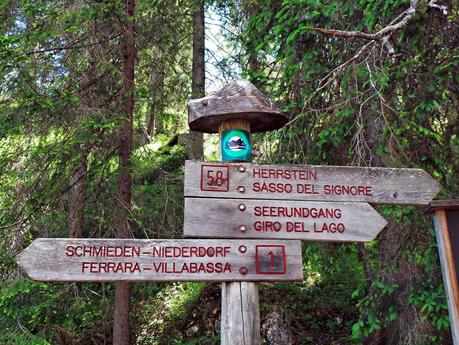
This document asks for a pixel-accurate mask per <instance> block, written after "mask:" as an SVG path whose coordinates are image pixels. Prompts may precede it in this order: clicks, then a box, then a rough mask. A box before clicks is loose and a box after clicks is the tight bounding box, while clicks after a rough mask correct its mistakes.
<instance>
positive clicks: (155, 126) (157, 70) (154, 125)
mask: <svg viewBox="0 0 459 345" xmlns="http://www.w3.org/2000/svg"><path fill="white" fill-rule="evenodd" d="M155 50H156V52H154V54H155V55H156V56H155V57H154V59H153V61H152V72H151V76H150V83H151V87H152V93H153V94H152V102H151V105H150V107H149V108H150V116H149V117H148V121H147V140H148V142H151V139H152V137H153V136H154V134H155V132H156V131H158V132H161V130H162V127H161V123H160V122H159V121H158V115H159V114H161V112H162V110H163V106H162V102H163V96H164V77H165V76H164V66H162V65H161V64H162V61H161V57H160V56H159V49H155Z"/></svg>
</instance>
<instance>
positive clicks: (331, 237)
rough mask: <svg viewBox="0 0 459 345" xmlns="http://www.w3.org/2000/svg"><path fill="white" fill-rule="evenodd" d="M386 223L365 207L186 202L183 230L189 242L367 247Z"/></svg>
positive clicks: (279, 202)
mask: <svg viewBox="0 0 459 345" xmlns="http://www.w3.org/2000/svg"><path fill="white" fill-rule="evenodd" d="M203 219H205V221H203ZM386 224H387V222H386V220H385V219H384V218H383V217H382V216H381V215H379V213H378V212H376V210H375V209H373V207H371V206H370V205H369V204H367V203H356V202H340V203H338V202H316V201H286V200H251V199H242V200H241V199H210V198H186V199H185V220H184V226H183V228H184V229H183V231H184V235H185V236H187V237H208V238H265V239H277V238H279V239H301V240H308V241H333V242H368V241H371V240H372V239H373V238H375V237H376V235H377V234H378V233H379V232H380V231H381V230H382V229H383V228H384V227H385V226H386Z"/></svg>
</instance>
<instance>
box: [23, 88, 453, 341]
mask: <svg viewBox="0 0 459 345" xmlns="http://www.w3.org/2000/svg"><path fill="white" fill-rule="evenodd" d="M188 108H189V126H190V128H191V129H192V130H194V131H198V132H207V133H219V134H220V139H221V146H220V149H221V157H222V160H231V161H232V160H236V161H238V162H212V163H207V162H199V161H187V162H186V164H185V191H184V193H185V220H184V234H185V236H188V237H207V238H225V240H221V239H220V240H209V239H201V240H137V239H73V238H72V239H36V240H35V241H33V242H32V244H31V245H30V246H29V247H27V248H26V249H25V250H24V251H23V252H22V253H21V254H19V255H18V256H17V257H16V261H17V263H18V265H19V266H20V267H22V268H23V269H24V270H25V271H26V273H27V274H28V275H29V276H30V278H31V279H33V280H38V281H220V282H223V284H222V316H221V320H222V321H221V344H222V345H259V344H261V336H260V315H259V314H260V309H259V294H258V285H257V284H256V283H255V282H258V281H296V280H302V278H303V273H302V252H301V242H300V241H298V239H302V240H309V241H333V242H365V241H371V240H372V239H373V238H374V237H375V236H376V235H377V234H378V233H379V231H381V229H383V228H384V227H385V225H386V223H387V222H386V221H385V220H384V218H382V217H381V216H380V215H379V214H378V213H377V212H376V211H375V210H374V209H373V208H372V207H371V206H370V205H369V204H368V203H371V204H396V205H426V204H428V203H429V202H430V201H431V200H432V198H433V197H434V196H435V195H436V194H437V192H438V191H439V190H440V187H441V186H440V184H439V183H438V182H436V181H435V180H434V179H433V178H432V177H430V176H429V175H428V174H427V173H426V172H425V171H424V170H421V169H389V168H362V167H338V166H313V165H259V164H251V163H248V162H246V161H245V160H249V159H250V154H251V142H250V141H251V132H257V131H266V130H272V129H276V128H280V127H282V126H283V125H284V124H285V123H286V122H287V121H288V119H287V117H286V116H285V115H284V114H283V113H282V111H281V110H280V109H279V108H278V107H277V106H276V105H275V104H274V103H273V102H272V101H271V100H269V99H268V98H267V97H266V96H264V95H263V94H261V93H260V92H259V91H258V90H257V89H256V87H255V86H254V85H252V84H251V83H249V82H247V81H241V80H239V81H235V82H232V83H229V84H227V85H226V86H224V87H223V88H222V89H221V90H220V91H218V92H217V93H216V94H215V95H213V96H210V97H204V98H201V99H196V100H191V101H190V102H189V104H188ZM432 205H433V206H434V207H433V208H432V210H435V211H436V215H435V226H436V229H437V238H438V243H439V250H440V257H441V259H442V267H443V271H444V277H445V285H446V287H447V290H448V296H449V307H450V315H451V319H452V328H453V338H454V339H455V340H454V341H455V344H457V341H458V337H459V335H458V329H459V326H458V320H459V315H458V301H459V292H458V285H459V277H458V273H457V272H458V271H457V269H456V268H457V267H458V266H459V259H457V258H459V232H458V227H459V203H456V206H457V207H456V206H455V207H456V208H454V212H455V213H454V212H453V213H445V210H444V209H445V207H443V209H441V208H440V207H437V206H439V204H437V205H436V206H435V205H434V204H432ZM440 206H445V205H440ZM450 206H451V205H450ZM435 207H436V208H435ZM449 209H451V207H449ZM448 228H449V230H448ZM227 238H235V239H232V240H228V239H227ZM249 238H253V239H249Z"/></svg>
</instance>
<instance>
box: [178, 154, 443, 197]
mask: <svg viewBox="0 0 459 345" xmlns="http://www.w3.org/2000/svg"><path fill="white" fill-rule="evenodd" d="M440 188H441V185H440V184H439V183H438V182H437V181H436V180H434V179H433V178H432V177H431V176H430V175H429V174H427V173H426V172H425V171H424V170H422V169H395V168H363V167H347V166H314V165H310V166H308V165H258V164H250V163H216V162H212V163H207V162H200V161H186V163H185V196H187V197H207V198H233V199H239V198H241V199H270V200H273V199H279V200H310V201H351V202H368V203H372V204H399V205H426V204H428V203H429V202H430V201H431V200H432V198H433V197H434V196H435V195H436V194H437V193H438V191H439V190H440Z"/></svg>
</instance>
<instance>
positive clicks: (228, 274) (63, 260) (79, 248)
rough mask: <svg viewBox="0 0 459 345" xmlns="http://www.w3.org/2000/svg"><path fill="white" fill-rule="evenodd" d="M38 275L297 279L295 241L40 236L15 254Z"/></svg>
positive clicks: (65, 278) (83, 278)
mask: <svg viewBox="0 0 459 345" xmlns="http://www.w3.org/2000/svg"><path fill="white" fill-rule="evenodd" d="M16 262H17V263H18V265H19V266H20V267H21V268H23V269H24V270H25V272H26V273H27V274H28V276H29V277H30V278H31V279H32V280H37V281H101V282H102V281H301V280H302V279H303V265H302V256H301V242H300V241H262V240H244V241H242V240H225V241H221V240H219V241H218V240H136V239H68V238H39V239H36V240H34V241H33V242H32V244H31V245H30V246H28V247H27V248H26V249H25V250H24V251H23V252H22V253H21V254H19V255H18V256H17V257H16Z"/></svg>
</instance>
